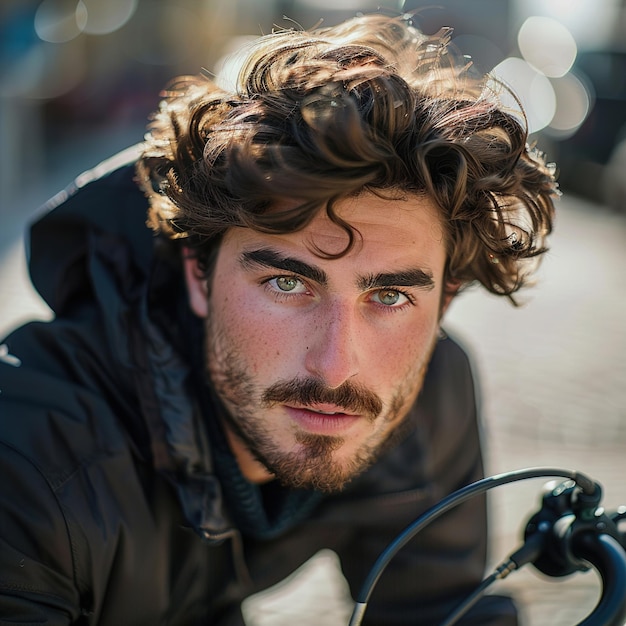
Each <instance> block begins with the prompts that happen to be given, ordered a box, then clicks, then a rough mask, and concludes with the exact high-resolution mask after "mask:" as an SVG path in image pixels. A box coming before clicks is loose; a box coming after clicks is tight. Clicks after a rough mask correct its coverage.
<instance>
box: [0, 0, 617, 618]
mask: <svg viewBox="0 0 626 626" xmlns="http://www.w3.org/2000/svg"><path fill="white" fill-rule="evenodd" d="M379 8H380V10H383V11H386V12H390V13H403V12H408V11H416V13H415V19H414V22H415V23H416V25H417V26H418V27H419V28H420V29H421V30H422V31H424V32H425V33H429V34H430V33H435V32H437V31H438V30H439V29H440V28H441V27H443V26H451V27H453V28H454V36H453V45H454V46H455V47H456V48H457V50H459V51H460V52H461V53H463V54H466V55H468V56H470V57H471V58H472V61H473V63H474V64H475V65H476V66H478V68H479V69H481V70H483V71H491V72H493V73H494V74H496V75H497V76H498V77H500V78H501V79H503V80H504V81H506V82H507V83H509V84H510V85H511V86H513V88H514V89H515V90H516V91H517V93H518V94H519V96H520V98H521V101H522V103H523V104H524V106H525V108H526V111H527V114H528V120H529V125H530V130H531V133H532V134H531V139H532V141H533V142H536V143H537V144H538V145H539V146H540V148H541V149H542V150H543V151H544V152H546V153H547V157H548V160H549V161H555V162H556V163H557V164H558V172H559V180H560V185H561V189H562V191H563V192H564V195H563V198H562V199H561V200H560V202H559V207H558V211H559V213H558V219H557V224H556V231H555V234H554V236H553V239H552V245H551V251H550V253H549V254H548V255H547V256H546V259H545V261H544V263H543V265H542V269H541V272H540V275H539V282H538V286H537V288H536V289H535V291H533V292H532V293H531V292H529V295H528V296H527V297H525V298H524V306H523V307H521V308H519V309H516V308H514V307H512V306H511V305H510V304H509V303H508V302H502V301H501V300H500V299H498V298H495V297H492V296H488V295H485V294H483V293H481V292H480V291H478V290H470V291H468V292H467V293H465V294H463V295H461V296H460V297H459V298H457V300H456V301H455V303H454V304H453V306H452V308H451V311H450V312H449V314H448V327H449V328H450V329H451V330H452V331H453V332H456V333H457V334H459V335H460V336H461V337H462V338H463V339H464V341H465V343H466V344H467V345H468V346H469V347H470V349H471V350H472V353H473V354H474V358H475V361H476V362H477V365H478V366H479V369H480V371H481V373H482V374H481V381H482V387H483V391H484V394H483V396H484V400H483V404H484V409H485V411H484V412H485V442H486V449H487V459H488V471H489V472H491V473H493V472H500V471H505V470H508V469H515V468H519V467H525V466H530V465H550V466H559V465H563V466H566V467H576V468H577V469H580V470H581V471H586V472H587V473H589V474H591V475H592V476H593V477H594V478H596V479H598V480H600V481H601V482H603V484H604V485H605V491H606V493H607V500H606V504H607V506H617V505H618V504H621V503H626V485H624V484H623V481H622V477H623V476H624V473H625V470H626V459H625V458H624V450H625V445H626V385H625V384H624V383H625V381H626V356H625V355H626V330H625V327H624V321H625V320H626V271H625V270H626V246H625V244H624V242H625V241H626V0H434V1H433V2H426V1H424V2H422V1H420V0H405V1H401V0H387V1H382V0H377V1H372V2H368V1H367V0H80V1H77V0H0V336H4V335H5V334H6V332H8V331H9V330H10V329H11V328H13V327H14V326H15V325H16V324H18V323H20V322H21V321H24V320H26V319H29V318H32V317H44V318H45V317H49V315H50V314H49V311H48V310H47V309H46V307H45V306H44V305H43V304H42V303H41V302H40V301H39V299H38V298H37V297H36V295H35V294H34V293H33V292H32V290H31V288H30V286H29V284H28V281H27V278H26V263H25V260H24V245H23V238H22V235H23V232H24V228H25V225H26V223H27V221H28V220H29V219H31V217H32V216H33V215H34V214H35V212H36V209H37V207H38V206H40V205H41V204H42V203H43V202H44V201H45V200H46V199H47V198H48V197H49V196H51V195H52V194H54V193H55V192H57V191H58V190H59V189H61V188H62V187H64V186H65V185H66V184H67V183H68V182H69V181H70V180H72V178H74V177H75V176H76V175H77V174H79V173H80V172H81V171H83V170H85V169H87V168H90V167H92V166H94V165H96V164H97V163H98V162H99V161H101V160H102V159H105V158H107V157H108V156H110V155H112V154H113V153H115V152H116V151H118V150H120V149H123V148H124V147H126V146H128V145H130V144H132V143H135V142H137V141H141V140H142V137H143V135H144V132H145V125H146V120H147V118H148V116H149V114H150V113H151V112H152V111H153V110H154V109H155V108H156V107H157V104H158V101H159V92H160V91H161V90H162V88H163V87H164V85H165V84H166V83H167V81H168V80H169V79H171V78H172V77H174V76H176V75H179V74H196V73H198V72H199V71H201V70H203V71H208V72H217V71H219V69H220V68H221V67H222V65H223V63H224V58H225V57H226V56H227V55H228V54H229V53H230V52H232V51H233V50H234V49H236V48H237V47H238V46H239V45H240V44H241V43H242V42H244V41H245V40H247V39H249V38H250V37H256V36H258V35H260V34H263V33H267V32H270V31H271V30H272V29H273V28H274V27H281V28H285V27H292V26H295V27H297V28H305V29H308V28H312V27H314V26H315V25H318V24H319V23H320V22H321V24H322V25H332V24H335V23H337V22H340V21H342V20H344V19H345V18H347V17H351V16H354V15H355V14H357V13H358V12H368V11H375V10H378V9H379ZM0 356H1V354H0ZM540 488H541V482H539V483H537V484H532V485H529V486H518V487H511V488H507V489H506V490H505V491H503V492H502V493H497V494H494V496H493V498H492V504H491V506H492V518H493V523H492V534H493V537H494V540H495V548H494V559H495V560H500V559H501V558H502V557H503V556H505V553H508V552H509V551H511V550H512V549H514V548H515V547H516V546H517V543H518V542H519V533H520V529H521V527H522V524H523V521H524V519H525V517H526V514H527V512H528V513H530V512H531V511H532V510H533V508H534V506H535V504H536V500H537V494H538V490H539V489H540ZM319 563H321V564H322V565H323V566H324V567H326V566H333V563H334V561H333V560H332V558H329V557H328V555H325V556H324V558H323V559H321V560H320V561H319ZM311 572H312V573H311ZM311 572H305V573H304V574H302V576H301V577H300V578H298V577H296V580H306V581H309V580H314V584H312V585H311V584H309V583H308V582H307V583H306V584H305V585H300V589H302V588H305V587H308V589H309V591H310V590H311V589H313V590H317V591H318V592H319V594H320V595H319V597H317V598H314V599H313V601H312V605H313V606H314V607H315V608H316V609H317V610H319V608H320V606H327V607H331V608H330V612H331V613H332V614H333V615H334V617H333V616H329V617H324V618H323V619H322V620H321V621H320V618H319V617H318V618H313V620H312V621H311V623H315V624H320V623H323V624H325V625H326V624H328V625H330V624H339V623H346V622H345V611H344V612H343V613H342V610H343V609H341V608H338V609H336V606H335V604H334V603H333V602H332V599H331V597H332V596H333V594H336V592H337V589H339V586H337V585H334V584H333V585H331V586H330V587H329V581H335V578H333V577H331V576H329V575H318V574H316V573H315V572H318V570H315V569H313V570H311ZM307 576H312V577H313V578H312V579H311V578H307ZM316 576H317V577H316ZM416 576H419V572H416ZM509 585H510V588H511V589H512V591H513V592H514V593H515V594H516V595H517V597H518V598H520V600H521V601H522V603H523V605H524V607H525V608H524V615H525V619H526V622H525V623H528V624H533V625H534V624H549V625H550V626H559V625H563V626H566V625H571V624H573V623H575V621H576V620H577V619H582V616H584V615H585V614H586V612H588V611H589V610H590V608H591V607H592V606H593V604H594V603H595V601H596V598H597V593H598V584H597V580H596V579H595V577H594V575H593V574H588V575H584V576H578V577H574V578H573V579H571V580H568V581H566V583H565V584H560V583H555V582H553V581H552V580H549V581H545V580H544V579H542V578H540V577H538V576H536V575H535V574H532V573H531V572H529V573H528V574H526V573H524V574H520V577H519V578H517V577H515V576H513V577H512V578H511V582H510V583H509ZM309 595H310V594H309ZM292 597H293V596H292ZM273 602H274V601H273V600H271V601H268V599H267V598H265V599H260V600H259V603H256V604H255V603H254V602H253V603H252V605H251V607H252V608H250V609H249V613H248V615H249V622H250V624H251V625H253V626H275V625H277V624H282V623H285V624H292V623H294V622H293V620H294V616H293V615H289V613H288V612H286V611H285V607H284V606H283V605H284V602H283V603H282V604H283V605H281V602H279V603H278V604H279V605H280V606H281V609H280V610H279V611H274V610H272V611H268V612H264V610H263V609H262V605H263V606H268V605H270V604H272V603H273ZM303 602H304V600H303V599H302V597H300V598H299V599H298V602H297V603H296V605H297V607H298V608H299V609H300V608H301V607H302V606H304V605H303V604H302V603H303ZM337 602H338V604H337V606H339V607H341V606H343V605H342V600H341V598H339V599H338V600H337ZM292 604H293V602H292ZM344 608H345V607H344ZM333 612H334V613H333ZM285 615H287V617H285ZM298 618H299V619H300V621H301V623H305V622H304V621H302V615H301V612H299V613H298ZM342 620H343V621H342Z"/></svg>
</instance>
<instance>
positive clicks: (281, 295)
mask: <svg viewBox="0 0 626 626" xmlns="http://www.w3.org/2000/svg"><path fill="white" fill-rule="evenodd" d="M279 278H286V279H293V280H296V281H298V282H299V283H300V284H301V285H302V286H304V287H305V289H306V292H304V293H300V292H299V293H291V292H289V291H281V290H280V289H278V288H277V287H274V286H273V285H272V284H271V282H272V281H275V280H278V279H279ZM260 284H261V285H263V287H264V288H265V289H266V290H267V291H268V292H269V293H271V294H272V295H273V296H274V297H275V298H277V299H282V300H287V299H291V298H296V297H298V296H305V295H307V294H308V293H310V292H311V290H310V289H309V287H308V286H307V284H306V282H305V281H304V280H303V279H302V278H300V277H299V276H297V275H296V274H279V275H277V276H270V277H268V278H263V279H262V280H261V281H260ZM385 291H394V292H396V293H399V294H400V295H402V296H404V297H405V298H406V299H407V301H406V302H404V303H403V304H400V305H398V306H389V305H385V304H382V303H380V302H375V301H373V300H370V302H372V304H374V305H375V306H376V307H377V308H379V309H381V310H383V311H384V312H385V313H396V312H398V311H403V310H404V309H405V308H406V307H408V306H414V305H415V297H414V296H413V295H412V294H411V293H409V292H407V291H404V290H402V289H398V288H396V287H379V288H378V289H374V290H372V291H371V292H370V293H371V294H375V293H378V294H381V293H384V292H385Z"/></svg>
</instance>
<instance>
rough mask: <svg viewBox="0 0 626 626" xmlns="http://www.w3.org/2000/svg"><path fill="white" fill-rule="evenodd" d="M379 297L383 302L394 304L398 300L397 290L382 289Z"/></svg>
mask: <svg viewBox="0 0 626 626" xmlns="http://www.w3.org/2000/svg"><path fill="white" fill-rule="evenodd" d="M379 298H380V301H381V302H382V303H383V304H387V305H389V306H391V305H392V304H396V303H397V302H398V300H399V299H400V294H399V293H398V292H397V291H382V292H381V293H380V296H379Z"/></svg>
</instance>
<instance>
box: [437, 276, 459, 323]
mask: <svg viewBox="0 0 626 626" xmlns="http://www.w3.org/2000/svg"><path fill="white" fill-rule="evenodd" d="M460 288H461V282H460V281H458V280H449V281H447V282H446V284H445V285H444V287H443V294H442V296H441V312H440V317H443V314H444V313H445V312H446V310H447V309H448V307H449V306H450V303H451V302H452V300H453V298H454V296H456V294H457V293H458V291H459V289H460Z"/></svg>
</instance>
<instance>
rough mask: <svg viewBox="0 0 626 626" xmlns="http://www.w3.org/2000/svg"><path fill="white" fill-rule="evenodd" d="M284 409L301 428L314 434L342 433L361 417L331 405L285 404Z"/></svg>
mask: <svg viewBox="0 0 626 626" xmlns="http://www.w3.org/2000/svg"><path fill="white" fill-rule="evenodd" d="M285 410H286V411H287V413H288V415H289V417H290V418H291V419H292V420H293V421H294V422H295V423H296V424H297V425H298V426H299V427H300V428H301V429H302V430H305V431H307V432H309V433H311V434H316V435H334V436H340V435H343V434H344V433H346V432H347V431H348V430H349V429H350V428H351V427H352V426H353V425H354V424H355V423H356V422H358V421H359V420H361V419H362V418H361V416H360V415H355V414H351V413H345V412H343V411H342V410H341V409H340V408H339V407H336V406H332V405H317V406H314V407H294V406H285Z"/></svg>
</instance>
